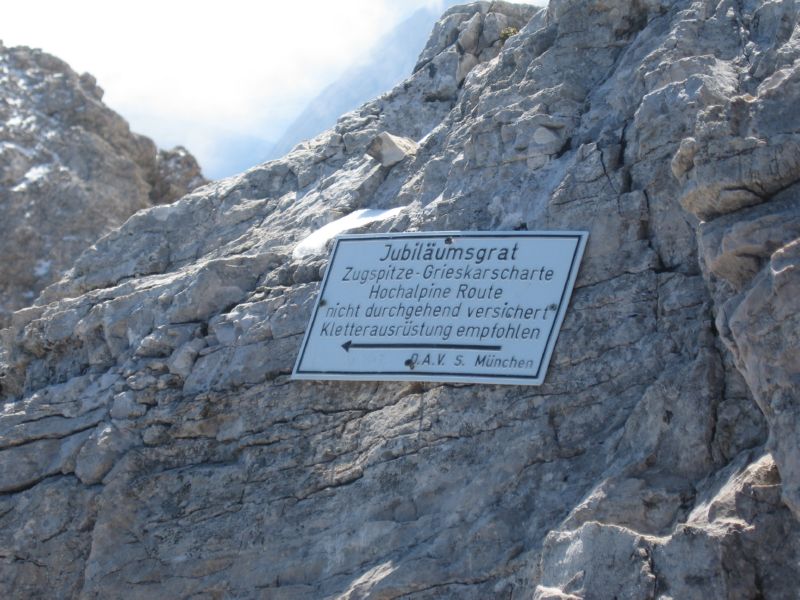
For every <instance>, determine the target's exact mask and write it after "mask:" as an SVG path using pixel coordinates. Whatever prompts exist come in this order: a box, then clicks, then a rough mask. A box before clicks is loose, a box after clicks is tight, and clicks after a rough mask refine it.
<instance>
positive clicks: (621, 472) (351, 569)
mask: <svg viewBox="0 0 800 600" xmlns="http://www.w3.org/2000/svg"><path fill="white" fill-rule="evenodd" d="M798 10H799V7H798V4H797V3H796V2H791V1H775V2H762V1H758V2H756V1H753V2H751V1H749V0H743V1H737V2H734V1H725V0H723V1H717V0H713V1H712V0H696V1H688V0H686V1H677V2H661V1H659V0H647V1H641V2H627V1H623V0H603V1H601V0H552V1H551V3H550V5H549V7H548V8H547V9H542V10H539V11H533V10H532V9H530V8H524V7H519V6H515V5H507V4H504V3H502V2H492V3H488V2H487V3H480V4H477V5H471V6H469V7H464V8H459V9H454V10H452V11H449V12H448V13H447V14H446V15H445V17H444V18H443V19H442V21H441V22H440V23H439V24H438V25H437V27H436V30H435V31H434V35H433V37H432V38H431V42H430V43H429V44H428V46H427V47H426V48H425V50H424V51H423V54H422V57H421V59H420V63H419V68H418V69H417V70H416V72H415V73H414V74H413V75H412V76H411V77H410V78H409V79H408V80H407V81H405V82H404V83H403V84H402V85H400V86H398V87H397V88H395V89H394V90H392V91H391V92H390V93H388V94H386V95H384V96H382V97H381V98H379V99H377V100H375V101H374V102H371V103H368V104H366V105H364V106H363V107H362V108H361V109H359V110H358V111H356V112H354V113H350V114H348V115H346V116H345V117H343V118H342V119H341V120H340V121H339V122H338V124H337V126H336V128H335V129H333V130H331V131H328V132H326V133H325V134H323V135H321V136H320V137H318V138H316V139H315V140H312V141H311V142H309V143H307V144H305V145H303V146H301V147H299V148H297V149H296V150H295V151H294V152H292V153H291V154H289V155H288V156H286V157H285V158H283V159H281V160H278V161H273V162H270V163H266V164H264V165H262V166H261V167H258V168H255V169H252V170H250V171H248V172H247V173H244V174H243V175H241V176H238V177H235V178H232V179H229V180H226V181H222V182H219V183H215V184H212V185H210V186H207V187H205V188H203V189H201V190H198V191H196V192H194V193H192V194H190V195H188V196H186V197H184V198H183V199H182V200H180V201H178V202H176V203H175V204H173V205H170V206H157V207H154V208H151V209H149V210H146V211H142V212H139V213H137V214H136V215H135V216H134V217H132V218H131V219H129V220H128V221H127V222H126V223H125V224H124V225H123V226H122V227H121V228H120V229H118V230H116V231H113V232H111V233H110V234H109V235H107V236H106V237H104V238H103V239H102V240H100V241H99V242H98V243H97V244H96V245H95V246H93V247H92V248H91V249H89V250H88V251H86V252H84V253H83V255H82V256H81V257H80V258H79V259H78V261H77V263H76V265H75V267H74V269H73V270H72V271H71V272H70V273H69V275H68V276H67V277H65V278H64V279H62V280H61V281H60V282H58V283H57V284H55V285H53V286H51V287H49V288H48V289H47V290H45V292H44V293H43V295H42V296H41V297H40V299H39V300H38V301H37V304H36V306H34V307H32V308H28V309H25V310H22V311H20V312H18V313H16V314H15V315H14V317H13V322H12V326H11V327H10V328H9V329H7V330H5V331H4V332H3V338H4V342H3V344H4V345H3V348H4V350H3V356H2V358H0V363H1V364H2V380H0V381H2V386H3V387H2V395H3V396H2V397H3V399H4V402H5V404H4V408H3V414H2V416H0V444H2V448H3V449H2V451H0V492H2V495H0V561H1V562H0V587H2V589H4V590H6V591H7V594H6V595H10V596H12V597H31V596H45V595H50V596H58V597H83V598H106V597H125V598H150V597H154V596H157V597H176V598H188V597H192V596H197V597H225V598H271V599H274V598H350V599H355V598H400V597H403V598H419V599H422V598H467V599H469V598H475V599H478V598H481V599H483V598H512V599H517V598H537V599H540V600H544V599H548V600H554V599H560V600H566V599H570V600H572V599H575V598H585V599H587V600H589V599H602V600H605V599H609V598H637V599H638V598H642V599H646V598H651V599H655V598H658V599H662V600H667V599H671V598H674V599H677V598H681V599H686V598H688V599H694V598H697V599H704V598H742V599H745V598H767V599H788V598H796V597H797V589H798V588H797V582H798V581H800V523H798V520H797V519H798V516H800V487H798V486H800V451H799V450H800V449H798V443H799V442H798V440H799V439H800V437H798V423H800V394H798V381H800V377H799V375H800V363H798V356H800V354H798V352H797V350H798V321H797V316H796V313H797V310H796V308H797V305H798V298H800V270H799V269H800V241H799V239H800V230H799V229H798V222H799V219H800V208H799V206H800V202H798V194H800V187H798V184H797V181H800V164H798V162H799V161H798V156H800V152H798V144H800V116H798V115H800V113H798V111H797V110H796V107H797V106H798V101H800V85H799V84H798V81H800V68H798V66H797V65H798V62H797V61H798V59H800V43H798V39H800V27H798ZM523 15H524V16H525V18H526V19H527V24H526V25H525V26H524V27H521V28H520V31H519V33H518V34H516V35H513V36H511V37H510V38H509V39H508V40H507V41H506V42H505V44H504V45H503V46H502V47H500V46H499V45H497V39H498V38H494V36H495V32H497V31H498V30H499V29H501V28H504V27H505V26H506V24H507V23H513V22H514V20H515V19H518V18H521V16H523ZM476 23H477V25H476ZM509 26H511V25H509ZM498 35H499V34H498ZM468 54H469V55H470V56H472V57H474V59H475V60H477V64H476V65H475V66H473V67H472V68H471V69H470V70H469V72H468V73H467V74H466V76H465V77H464V79H463V81H461V82H460V83H459V78H460V76H461V75H462V74H463V71H464V68H465V67H464V65H465V64H467V62H473V61H472V59H465V56H467V55H468ZM495 54H496V56H495ZM383 132H388V133H390V134H391V135H393V136H397V137H404V138H410V139H412V140H416V141H417V142H418V147H417V149H416V153H414V154H411V155H408V156H407V157H406V158H404V159H403V160H402V161H400V162H398V163H396V164H394V165H393V166H391V167H383V166H381V165H380V164H379V163H378V162H376V161H375V160H374V159H373V158H370V157H368V156H365V151H366V149H367V146H368V144H369V143H370V142H371V141H372V140H373V139H374V138H375V137H376V136H377V135H378V134H380V133H383ZM363 209H380V210H378V211H375V212H370V213H369V214H370V215H372V216H371V217H369V218H364V217H363V215H364V214H365V213H364V212H363ZM390 209H391V210H390ZM359 211H361V212H359ZM354 214H357V216H358V218H354V217H353V215H354ZM378 214H380V215H383V218H378V217H376V216H375V215H378ZM340 219H342V221H340V222H339V224H341V223H358V224H359V225H358V227H359V230H360V231H412V230H458V229H464V230H473V229H513V228H528V229H531V230H533V229H588V230H589V231H590V237H589V245H588V247H587V250H586V255H585V257H584V260H583V264H582V267H581V271H580V274H579V278H578V281H577V283H576V289H575V292H574V294H573V298H572V302H571V306H570V308H569V310H568V312H567V316H566V319H565V321H564V325H563V328H562V331H561V334H560V337H559V340H558V343H557V346H556V350H555V353H554V355H553V359H552V362H551V366H550V370H549V373H548V378H547V381H546V382H545V384H544V385H542V386H541V387H537V388H529V387H516V386H488V385H441V384H419V383H412V384H407V383H349V382H327V383H323V382H293V381H291V380H290V378H289V377H288V373H289V372H290V369H291V367H292V363H293V361H294V358H295V355H296V352H297V349H298V346H299V344H300V341H301V338H302V334H303V331H304V328H305V326H306V321H307V319H308V316H309V314H310V310H311V306H312V302H313V299H314V294H315V292H316V290H317V288H318V285H319V280H320V276H321V273H322V272H323V270H324V268H325V264H326V259H327V256H326V252H325V244H324V243H322V244H319V250H318V251H316V252H314V251H313V248H314V247H315V246H314V244H310V243H307V242H306V240H307V239H308V237H309V236H310V235H311V234H312V233H314V232H320V231H322V228H323V227H324V226H326V225H329V226H330V228H329V229H328V230H325V231H335V230H337V227H338V225H337V223H336V222H337V221H338V220H340ZM348 219H349V220H348ZM338 229H341V227H338ZM321 237H324V236H321V234H319V233H318V234H317V236H316V237H315V238H314V239H315V241H316V242H319V240H320V238H321ZM323 242H324V239H323ZM301 247H302V250H303V251H302V252H297V251H296V250H297V249H298V248H301Z"/></svg>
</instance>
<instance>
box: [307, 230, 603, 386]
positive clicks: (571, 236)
mask: <svg viewBox="0 0 800 600" xmlns="http://www.w3.org/2000/svg"><path fill="white" fill-rule="evenodd" d="M587 236H588V233H587V232H585V231H558V232H556V231H547V232H527V231H511V232H448V233H399V234H374V235H373V234H368V235H342V236H339V237H338V238H337V239H336V242H335V245H334V247H333V251H332V253H331V259H330V263H329V264H328V269H327V271H326V272H325V277H324V279H323V282H322V286H321V290H320V294H319V297H318V298H317V304H316V306H315V308H314V313H313V314H312V316H311V322H310V323H309V326H308V328H307V330H306V335H305V338H304V340H303V345H302V346H301V348H300V354H299V356H298V357H297V362H296V364H295V367H294V372H293V377H294V378H295V379H338V380H373V381H374V380H384V381H389V380H391V381H398V380H402V381H408V380H417V381H453V382H471V383H509V384H527V385H539V384H541V383H542V382H543V381H544V376H545V372H546V371H547V365H548V363H549V361H550V355H551V353H552V351H553V347H554V345H555V342H556V338H557V336H558V332H559V329H560V327H561V322H562V321H563V319H564V313H565V311H566V309H567V304H568V303H569V299H570V296H571V294H572V287H573V285H574V283H575V277H576V276H577V272H578V267H579V264H580V261H581V257H582V256H583V251H584V248H585V246H586V238H587Z"/></svg>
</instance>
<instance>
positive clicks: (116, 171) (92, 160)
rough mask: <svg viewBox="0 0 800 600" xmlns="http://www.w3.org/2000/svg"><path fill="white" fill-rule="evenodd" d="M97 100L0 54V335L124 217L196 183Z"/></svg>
mask: <svg viewBox="0 0 800 600" xmlns="http://www.w3.org/2000/svg"><path fill="white" fill-rule="evenodd" d="M102 98H103V90H102V89H100V88H99V87H98V86H97V82H96V81H95V80H94V78H93V77H92V76H91V75H88V74H84V75H80V76H79V75H77V74H76V73H75V72H74V71H72V69H70V68H69V66H67V65H66V64H65V63H64V62H62V61H61V60H59V59H57V58H55V57H53V56H50V55H49V54H45V53H43V52H41V51H39V50H31V49H28V48H24V47H20V48H6V47H5V46H3V45H2V44H0V257H2V260H1V261H0V327H3V326H6V325H7V324H8V322H9V318H10V314H11V313H12V312H13V311H15V310H18V309H20V308H23V307H25V306H29V305H31V304H32V303H33V301H34V299H35V298H36V297H37V296H38V295H39V293H40V292H41V291H42V290H43V289H44V288H45V287H46V286H48V285H49V284H51V283H52V282H54V281H57V280H58V279H59V278H60V277H61V275H62V274H63V273H64V272H65V271H66V270H68V269H69V268H70V267H71V266H72V263H73V261H74V260H75V259H76V258H77V257H78V255H79V254H80V253H81V252H83V251H84V250H85V249H86V248H88V247H89V246H91V245H92V244H93V243H94V242H95V241H97V240H98V239H99V238H100V237H102V236H103V235H105V234H106V233H108V232H109V231H111V230H112V229H114V228H115V227H118V226H119V225H121V224H122V223H123V222H124V221H125V220H126V219H127V218H128V217H129V216H131V215H132V214H133V213H134V212H136V211H137V210H140V209H143V208H148V207H150V206H152V205H153V204H160V203H167V202H172V201H173V200H176V199H177V198H179V197H181V196H183V195H185V194H186V193H187V192H189V191H191V190H193V189H194V188H196V187H198V186H201V185H203V184H205V183H206V180H205V179H204V178H203V176H202V174H201V173H200V167H199V166H198V165H197V162H196V161H195V159H194V157H192V155H191V154H189V153H188V152H187V151H186V150H185V149H184V148H181V147H178V148H175V149H173V150H170V151H164V150H161V151H157V150H156V147H155V145H154V144H153V142H152V141H150V140H149V139H147V138H146V137H143V136H140V135H137V134H135V133H131V131H130V129H129V128H128V124H127V123H126V122H125V121H124V120H123V119H122V117H120V116H119V115H117V114H116V113H114V112H113V111H111V110H110V109H109V108H108V107H106V106H105V105H104V104H103V102H102Z"/></svg>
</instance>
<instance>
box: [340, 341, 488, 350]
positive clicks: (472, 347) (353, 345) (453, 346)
mask: <svg viewBox="0 0 800 600" xmlns="http://www.w3.org/2000/svg"><path fill="white" fill-rule="evenodd" d="M342 348H344V350H345V352H350V348H412V349H416V348H420V349H422V348H433V349H435V350H489V351H500V350H502V349H503V347H502V346H484V345H478V344H359V343H356V342H354V341H353V340H348V341H346V342H345V343H344V344H342Z"/></svg>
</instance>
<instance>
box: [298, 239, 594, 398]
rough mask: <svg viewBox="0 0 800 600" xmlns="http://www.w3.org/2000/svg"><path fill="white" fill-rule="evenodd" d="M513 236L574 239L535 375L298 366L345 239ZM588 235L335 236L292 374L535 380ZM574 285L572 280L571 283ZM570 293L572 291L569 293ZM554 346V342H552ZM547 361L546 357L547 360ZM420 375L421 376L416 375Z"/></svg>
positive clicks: (545, 355) (365, 378)
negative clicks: (568, 264) (308, 367)
mask: <svg viewBox="0 0 800 600" xmlns="http://www.w3.org/2000/svg"><path fill="white" fill-rule="evenodd" d="M447 237H450V238H513V237H520V238H523V237H527V238H557V239H573V240H575V248H574V250H573V252H572V260H571V262H570V266H569V272H568V273H567V277H566V279H565V281H564V287H563V289H562V290H561V298H560V299H559V301H558V310H557V311H556V318H555V319H553V323H552V326H551V327H550V331H549V333H548V334H547V342H546V343H545V345H544V351H543V352H542V355H541V357H540V359H539V365H538V366H537V368H536V373H535V374H534V375H510V374H501V373H465V372H458V373H448V372H442V371H433V372H432V371H417V370H416V369H415V370H414V371H413V372H412V371H335V370H330V371H309V370H303V369H301V368H300V367H301V365H302V363H303V358H304V357H305V352H306V348H307V346H308V339H309V337H310V333H311V331H312V330H313V329H314V323H315V322H316V320H317V314H318V312H319V301H320V299H321V298H322V297H323V296H324V294H325V288H326V286H327V285H328V275H329V274H330V273H331V271H332V269H331V268H330V267H331V265H333V261H334V259H335V258H336V252H337V251H338V250H339V244H341V243H346V242H350V241H353V242H359V241H362V240H364V241H367V240H385V239H390V238H402V239H409V240H415V239H431V238H437V239H438V238H447ZM587 237H588V232H574V233H573V232H564V233H561V232H555V231H553V232H548V231H543V232H537V231H509V232H497V231H495V232H489V231H485V232H483V231H481V232H470V231H460V232H459V231H456V232H450V231H437V232H430V233H409V234H406V233H375V234H349V235H348V234H345V235H340V236H337V237H336V239H335V242H334V246H333V250H332V251H331V256H330V259H329V260H328V268H326V269H325V276H324V278H323V281H322V287H321V288H320V290H319V293H318V295H317V301H316V302H315V304H314V312H313V314H312V317H311V322H310V323H309V324H308V327H307V328H306V331H305V335H304V336H303V342H302V346H301V348H300V354H299V356H298V357H297V361H296V362H295V366H294V369H293V370H292V376H294V375H354V376H360V377H357V378H354V379H352V380H351V381H358V380H362V381H380V380H375V379H369V376H370V375H400V376H402V377H403V379H402V380H404V381H409V380H411V381H414V380H420V381H435V379H432V378H439V380H440V381H452V382H458V381H459V380H462V379H470V380H472V379H493V378H496V379H497V380H498V382H500V383H502V381H501V380H503V379H506V380H517V381H522V380H532V381H535V380H537V379H539V375H540V373H541V371H542V366H543V363H544V361H545V357H548V359H549V356H550V354H551V352H550V351H551V350H552V348H551V347H550V344H551V338H552V337H553V332H554V331H555V330H556V325H558V328H559V329H560V328H561V323H562V322H563V317H564V315H565V314H566V309H565V311H564V314H562V313H561V307H562V306H563V304H564V297H565V295H566V294H567V288H570V292H571V291H572V287H573V286H571V285H570V282H573V271H574V270H575V267H576V262H577V261H578V251H579V250H580V249H581V242H582V241H583V240H585V239H586V238H587ZM573 285H574V282H573ZM570 295H571V294H570ZM552 343H553V345H555V342H554V341H553V342H552ZM548 362H549V360H548ZM417 376H421V377H417ZM339 381H345V380H344V379H339Z"/></svg>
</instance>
